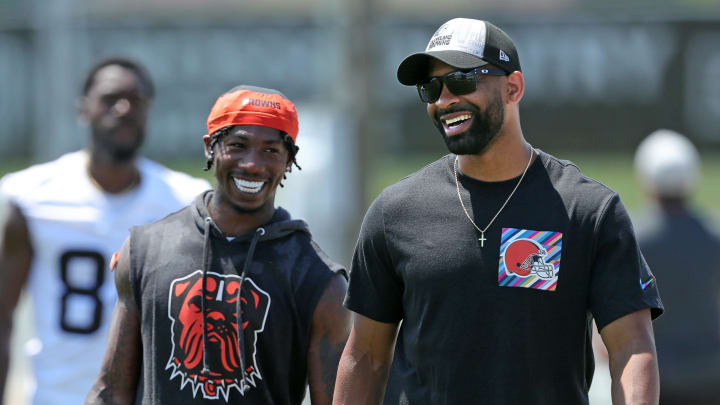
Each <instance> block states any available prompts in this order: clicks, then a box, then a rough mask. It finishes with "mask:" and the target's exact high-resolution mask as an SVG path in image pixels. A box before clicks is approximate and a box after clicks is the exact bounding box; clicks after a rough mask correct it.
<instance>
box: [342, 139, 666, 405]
mask: <svg viewBox="0 0 720 405" xmlns="http://www.w3.org/2000/svg"><path fill="white" fill-rule="evenodd" d="M539 153H540V154H539V158H538V159H536V160H535V162H534V163H533V164H532V166H531V167H530V168H529V170H528V172H527V174H526V176H525V179H524V180H523V182H522V184H521V185H520V186H519V188H518V189H517V191H516V193H515V195H514V196H513V197H512V199H511V200H510V202H509V203H508V204H507V206H506V207H505V208H504V210H503V211H502V212H501V213H500V215H499V216H498V217H497V219H496V220H495V222H494V223H493V224H492V226H491V227H490V228H489V229H488V230H487V231H486V232H485V235H484V236H485V238H487V240H486V241H485V242H484V247H481V243H480V241H479V240H478V238H479V237H480V232H478V231H476V230H475V228H474V227H473V226H472V224H471V223H470V221H469V220H468V218H467V217H466V216H465V214H464V213H463V211H462V208H461V206H460V202H459V201H458V196H457V191H456V186H455V179H454V175H453V161H454V158H455V156H454V155H448V156H445V157H443V158H441V159H440V160H438V161H436V162H434V163H432V164H430V165H428V166H426V167H425V168H423V169H422V170H420V171H418V172H417V173H415V174H413V175H411V176H408V177H406V178H405V179H403V180H401V181H400V182H398V183H397V184H394V185H392V186H390V187H388V188H387V189H385V190H384V191H383V192H382V194H381V195H380V196H379V197H378V199H377V200H376V201H375V202H374V203H373V204H372V206H371V207H370V209H369V210H368V212H367V214H366V216H365V219H364V222H363V225H362V229H361V232H360V238H359V240H358V244H357V247H356V250H355V254H354V257H353V262H352V269H351V275H350V284H349V289H348V293H347V297H346V300H345V305H346V306H347V307H348V308H349V309H350V310H352V311H354V312H357V313H360V314H362V315H364V316H367V317H369V318H372V319H374V320H377V321H381V322H399V321H401V320H402V323H401V326H400V332H399V335H398V338H397V344H396V348H395V357H394V360H393V367H392V371H391V376H390V381H389V383H388V389H387V395H386V402H385V403H386V404H397V403H403V404H406V403H409V404H428V403H432V404H460V403H463V404H464V403H488V404H494V405H501V404H583V403H587V401H588V400H587V390H588V388H589V385H590V381H591V379H592V373H593V369H594V364H593V360H592V348H591V344H590V337H591V334H590V331H591V329H590V321H591V319H592V317H594V318H595V320H596V322H597V324H598V327H599V328H601V329H602V328H603V327H604V326H605V325H607V324H608V323H610V322H612V321H613V320H615V319H617V318H620V317H622V316H624V315H626V314H629V313H631V312H634V311H637V310H640V309H644V308H652V315H653V318H654V317H657V316H658V315H660V313H662V304H661V302H660V298H659V296H658V292H657V289H656V285H655V282H654V278H653V277H652V274H651V273H650V271H649V269H648V267H647V265H646V264H645V261H644V259H643V257H642V255H641V254H640V251H639V249H638V247H637V243H636V241H635V235H634V232H633V229H632V225H631V223H630V220H629V218H628V216H627V213H626V211H625V208H624V207H623V205H622V203H621V202H620V199H619V197H618V195H617V194H616V193H615V192H613V191H612V190H610V189H608V188H607V187H605V186H604V185H602V184H600V183H598V182H596V181H594V180H592V179H589V178H587V177H585V176H583V175H582V174H581V173H580V171H579V170H578V168H577V167H576V166H574V165H573V164H572V163H569V162H566V161H560V160H558V159H556V158H554V157H552V156H550V155H548V154H546V153H543V152H539ZM459 177H460V185H461V188H460V190H461V195H462V197H463V199H464V201H465V206H466V207H468V211H469V212H470V215H472V217H473V219H474V221H475V223H476V224H478V226H480V227H481V228H484V227H485V226H486V225H487V224H488V222H489V221H490V219H491V218H492V217H493V216H494V215H495V214H496V213H497V211H498V209H499V208H500V207H501V206H502V204H503V202H504V201H505V199H506V198H507V196H508V195H509V194H510V192H511V191H512V189H513V188H514V187H515V185H516V184H517V181H518V178H515V179H511V180H508V181H502V182H482V181H478V180H475V179H472V178H470V177H467V176H464V175H462V174H460V176H459Z"/></svg>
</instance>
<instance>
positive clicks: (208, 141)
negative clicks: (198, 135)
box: [203, 134, 210, 158]
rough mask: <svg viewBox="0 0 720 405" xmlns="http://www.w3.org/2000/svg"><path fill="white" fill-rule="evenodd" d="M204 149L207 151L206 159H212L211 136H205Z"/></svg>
mask: <svg viewBox="0 0 720 405" xmlns="http://www.w3.org/2000/svg"><path fill="white" fill-rule="evenodd" d="M203 148H204V149H205V157H206V158H209V157H210V149H209V148H210V135H208V134H205V135H203Z"/></svg>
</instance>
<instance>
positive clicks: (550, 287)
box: [498, 228, 562, 291]
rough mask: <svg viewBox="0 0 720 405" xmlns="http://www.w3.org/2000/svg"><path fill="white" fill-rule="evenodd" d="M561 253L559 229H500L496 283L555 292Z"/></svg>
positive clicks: (504, 285)
mask: <svg viewBox="0 0 720 405" xmlns="http://www.w3.org/2000/svg"><path fill="white" fill-rule="evenodd" d="M561 252H562V233H561V232H551V231H534V230H530V229H517V228H503V230H502V237H501V239H500V265H499V267H498V284H499V285H500V286H502V287H524V288H534V289H537V290H545V291H555V289H556V288H557V282H558V277H559V274H560V254H561Z"/></svg>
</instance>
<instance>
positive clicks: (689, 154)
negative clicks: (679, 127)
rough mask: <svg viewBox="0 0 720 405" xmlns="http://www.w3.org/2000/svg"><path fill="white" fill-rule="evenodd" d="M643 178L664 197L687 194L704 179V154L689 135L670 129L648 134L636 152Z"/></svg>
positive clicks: (637, 171) (637, 162) (637, 167)
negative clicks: (701, 156)
mask: <svg viewBox="0 0 720 405" xmlns="http://www.w3.org/2000/svg"><path fill="white" fill-rule="evenodd" d="M635 171H636V173H637V175H638V177H639V178H640V181H641V182H642V183H643V184H644V185H645V186H646V187H648V188H649V189H650V190H652V191H653V192H655V193H656V194H657V195H659V196H663V197H686V196H688V195H690V193H692V191H693V190H694V188H695V185H696V184H697V181H698V180H699V178H700V155H699V154H698V151H697V149H696V148H695V146H694V145H693V144H692V142H690V141H689V140H688V139H687V138H686V137H684V136H682V135H680V134H679V133H677V132H675V131H671V130H669V129H659V130H657V131H655V132H653V133H651V134H650V135H648V136H647V137H646V138H645V139H644V140H643V141H642V142H641V143H640V145H639V146H638V148H637V151H636V152H635Z"/></svg>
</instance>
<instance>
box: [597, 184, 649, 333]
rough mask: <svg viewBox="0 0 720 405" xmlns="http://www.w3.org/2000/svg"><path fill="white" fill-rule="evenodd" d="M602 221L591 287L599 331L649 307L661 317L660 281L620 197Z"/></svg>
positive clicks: (612, 201) (611, 202)
mask: <svg viewBox="0 0 720 405" xmlns="http://www.w3.org/2000/svg"><path fill="white" fill-rule="evenodd" d="M598 221H599V222H598V224H597V232H596V237H597V244H596V249H595V256H594V260H593V264H592V278H591V287H590V289H591V291H590V311H591V312H592V314H593V317H594V318H595V322H596V323H597V326H598V330H600V329H602V328H603V327H605V326H606V325H607V324H609V323H610V322H612V321H614V320H616V319H618V318H621V317H623V316H625V315H628V314H630V313H632V312H635V311H639V310H642V309H645V308H650V310H651V311H650V312H651V315H652V319H655V318H657V317H658V316H660V315H661V314H662V313H663V305H662V302H661V300H660V295H659V293H658V287H657V281H656V280H655V277H654V276H653V274H652V272H651V271H650V269H649V268H648V265H647V263H646V262H645V259H644V258H643V256H642V253H641V252H640V248H639V247H638V243H637V240H636V238H635V232H634V230H633V227H632V223H631V222H630V217H629V216H628V214H627V211H626V210H625V207H624V206H623V204H622V202H621V201H620V198H619V197H618V196H617V195H614V196H613V197H612V198H611V199H609V201H608V202H607V204H606V206H605V209H604V211H603V212H602V214H601V216H600V218H599V220H598Z"/></svg>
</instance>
